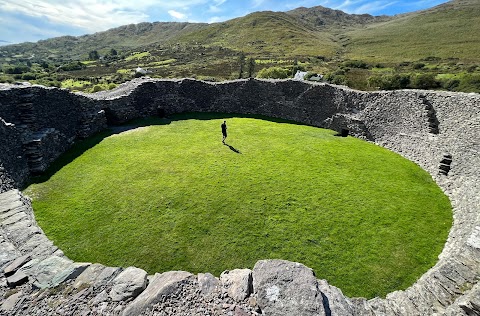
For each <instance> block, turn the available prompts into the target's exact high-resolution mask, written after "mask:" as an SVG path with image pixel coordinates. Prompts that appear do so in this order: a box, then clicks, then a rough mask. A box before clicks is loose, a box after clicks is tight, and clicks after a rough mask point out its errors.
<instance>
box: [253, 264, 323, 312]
mask: <svg viewBox="0 0 480 316" xmlns="http://www.w3.org/2000/svg"><path fill="white" fill-rule="evenodd" d="M253 289H254V291H255V294H256V296H257V302H258V306H259V307H260V308H261V310H262V311H263V312H264V313H265V314H266V315H278V316H290V315H304V316H309V315H312V316H313V315H315V316H321V315H326V312H325V309H324V306H323V297H322V293H321V292H320V290H319V289H318V286H317V279H316V278H315V274H314V273H313V270H312V269H310V268H307V267H306V266H304V265H303V264H300V263H295V262H289V261H284V260H261V261H258V262H257V263H256V264H255V267H254V268H253Z"/></svg>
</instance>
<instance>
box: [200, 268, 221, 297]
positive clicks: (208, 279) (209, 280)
mask: <svg viewBox="0 0 480 316" xmlns="http://www.w3.org/2000/svg"><path fill="white" fill-rule="evenodd" d="M197 279H198V285H199V286H200V290H201V291H202V294H203V295H210V294H212V293H214V292H215V290H216V289H217V288H218V286H219V285H220V281H219V280H218V279H217V278H216V277H215V276H213V275H212V274H210V273H199V274H198V276H197Z"/></svg>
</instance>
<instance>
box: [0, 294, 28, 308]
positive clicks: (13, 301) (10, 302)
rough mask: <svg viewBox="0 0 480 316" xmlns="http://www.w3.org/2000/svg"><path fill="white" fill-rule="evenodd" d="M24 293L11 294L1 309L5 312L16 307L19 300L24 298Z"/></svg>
mask: <svg viewBox="0 0 480 316" xmlns="http://www.w3.org/2000/svg"><path fill="white" fill-rule="evenodd" d="M22 295H23V293H22V292H21V291H20V292H17V293H15V294H12V295H10V296H9V297H8V298H7V299H6V300H5V301H4V302H3V303H2V306H1V307H0V310H1V311H3V312H10V311H11V310H12V309H14V308H15V305H17V303H18V301H20V299H21V298H22Z"/></svg>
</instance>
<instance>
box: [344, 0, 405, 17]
mask: <svg viewBox="0 0 480 316" xmlns="http://www.w3.org/2000/svg"><path fill="white" fill-rule="evenodd" d="M395 4H397V1H393V2H385V1H374V2H368V3H366V4H363V5H361V6H359V7H358V8H356V9H354V10H353V12H352V13H355V14H364V13H369V14H375V13H376V12H380V11H382V10H383V9H385V8H388V7H390V6H392V5H395Z"/></svg>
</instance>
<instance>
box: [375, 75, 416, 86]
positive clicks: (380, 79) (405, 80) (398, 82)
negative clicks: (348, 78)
mask: <svg viewBox="0 0 480 316" xmlns="http://www.w3.org/2000/svg"><path fill="white" fill-rule="evenodd" d="M367 80H368V85H369V86H370V87H377V88H379V89H381V90H396V89H405V88H408V87H409V85H410V75H409V74H395V75H382V76H371V77H369V78H368V79H367Z"/></svg>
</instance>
